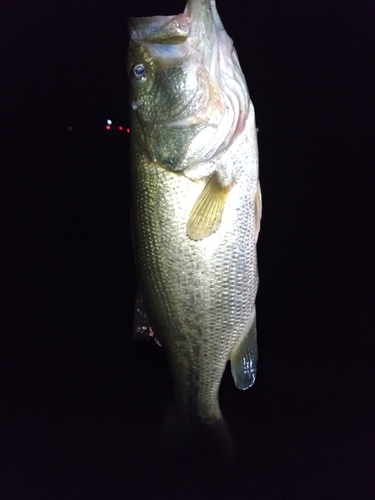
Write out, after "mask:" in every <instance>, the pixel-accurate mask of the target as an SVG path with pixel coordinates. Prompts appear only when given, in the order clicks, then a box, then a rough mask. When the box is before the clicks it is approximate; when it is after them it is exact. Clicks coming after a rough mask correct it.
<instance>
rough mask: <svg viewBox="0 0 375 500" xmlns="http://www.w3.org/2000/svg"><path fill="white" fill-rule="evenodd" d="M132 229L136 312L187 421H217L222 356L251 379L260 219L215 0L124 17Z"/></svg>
mask: <svg viewBox="0 0 375 500" xmlns="http://www.w3.org/2000/svg"><path fill="white" fill-rule="evenodd" d="M129 30H130V45H129V58H128V73H129V78H130V81H131V85H130V86H131V90H130V101H131V108H132V123H131V137H132V166H131V168H132V192H133V209H132V217H133V219H132V220H133V233H134V235H133V237H134V245H135V254H136V264H137V272H138V281H139V297H140V302H139V304H141V307H142V309H143V314H144V315H145V316H147V318H148V321H149V323H150V324H151V326H152V330H153V331H154V332H155V334H156V336H157V338H158V339H159V340H160V342H161V344H162V346H163V347H164V348H165V349H166V352H167V355H168V360H169V364H170V369H171V374H172V379H173V384H174V398H175V404H176V408H177V411H178V413H179V414H180V416H181V418H182V419H183V421H184V423H185V425H186V426H188V427H189V426H191V425H193V423H194V422H200V423H203V424H211V423H215V422H217V421H220V420H221V412H220V407H219V402H218V392H219V387H220V382H221V379H222V375H223V372H224V369H225V366H226V363H227V361H228V360H230V361H231V369H232V374H233V377H234V380H235V383H236V386H237V387H239V388H240V389H246V388H248V387H250V386H251V385H252V384H253V383H254V380H255V375H256V362H257V347H256V319H255V316H256V315H255V298H256V293H257V288H258V271H257V254H256V241H257V237H258V232H259V227H260V218H261V195H260V186H259V179H258V149H257V137H256V135H257V132H256V126H255V116H254V108H253V105H252V103H251V101H250V98H249V95H248V90H247V86H246V83H245V79H244V76H243V74H242V71H241V69H240V66H239V62H238V58H237V54H236V52H235V50H234V48H233V44H232V40H231V39H230V38H229V36H228V35H227V34H226V32H225V30H224V28H223V26H222V23H221V21H220V18H219V16H218V14H217V11H216V6H215V2H214V1H211V2H210V1H209V0H188V3H187V6H186V8H185V11H184V13H183V14H179V15H177V16H167V17H162V16H155V17H151V18H133V19H131V20H130V23H129Z"/></svg>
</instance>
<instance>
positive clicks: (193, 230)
mask: <svg viewBox="0 0 375 500" xmlns="http://www.w3.org/2000/svg"><path fill="white" fill-rule="evenodd" d="M229 189H230V186H227V187H223V186H222V185H221V184H220V183H219V181H218V179H217V177H216V175H213V176H212V177H211V179H210V180H209V181H208V183H207V184H206V186H205V188H204V189H203V191H202V193H201V194H200V195H199V197H198V199H197V201H196V202H195V204H194V207H193V209H192V211H191V212H190V216H189V220H188V222H187V225H186V234H187V235H188V236H189V238H190V239H192V240H195V241H199V240H203V239H204V238H207V237H208V236H210V235H211V234H213V233H214V232H215V231H217V230H218V229H219V226H220V222H221V219H222V216H223V210H224V206H225V201H226V199H227V195H228V192H229Z"/></svg>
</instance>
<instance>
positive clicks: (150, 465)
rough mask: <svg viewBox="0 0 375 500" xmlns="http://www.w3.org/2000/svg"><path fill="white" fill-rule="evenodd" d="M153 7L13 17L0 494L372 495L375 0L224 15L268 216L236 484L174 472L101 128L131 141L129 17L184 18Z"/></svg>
mask: <svg viewBox="0 0 375 500" xmlns="http://www.w3.org/2000/svg"><path fill="white" fill-rule="evenodd" d="M133 3H134V5H132V4H133ZM138 3H139V5H138ZM138 3H136V2H132V3H126V2H125V1H117V0H111V1H109V0H108V1H104V0H102V1H100V0H91V1H90V2H89V1H84V0H80V1H78V0H76V1H72V0H69V1H68V0H67V1H65V2H62V1H61V2H58V1H47V0H44V1H42V0H39V1H35V2H33V3H31V2H26V1H25V0H14V1H5V2H3V3H2V4H1V11H0V14H1V23H2V25H1V31H2V34H3V65H2V76H3V79H4V83H5V85H4V86H3V92H2V94H3V95H2V103H3V110H4V111H5V113H4V118H3V120H2V124H1V127H2V146H3V153H2V158H3V160H2V164H1V175H2V183H1V186H2V197H1V199H2V205H3V208H4V214H5V218H4V219H3V220H4V222H3V231H2V233H3V242H4V244H3V248H4V252H3V259H2V261H3V270H2V311H3V320H4V321H3V324H4V327H3V332H4V333H5V335H4V336H3V339H4V348H3V349H2V352H3V354H4V363H3V366H4V367H5V373H4V377H3V381H5V384H3V387H4V394H3V396H2V401H3V403H2V409H3V410H5V411H3V412H2V413H3V426H2V429H3V432H2V438H3V447H2V449H3V452H2V455H3V463H2V470H1V473H2V481H1V483H2V486H1V487H2V492H1V498H4V499H5V500H8V499H11V500H13V499H22V500H23V499H26V500H29V499H38V500H41V499H64V500H65V499H69V500H70V499H71V500H73V499H74V500H76V499H77V500H78V499H96V498H98V499H109V500H111V499H118V498H147V499H148V498H149V499H154V498H155V499H158V498H214V496H215V497H218V498H230V497H235V498H236V497H238V498H240V497H241V498H253V499H255V500H257V499H271V500H273V499H285V500H286V499H305V498H306V499H324V500H325V499H341V500H344V499H365V498H372V497H373V496H375V430H374V417H375V408H374V406H375V405H374V397H375V364H374V319H375V314H374V308H375V300H374V274H375V273H374V243H375V238H374V197H375V194H374V159H375V155H374V133H375V98H374V85H375V64H374V61H375V4H374V3H373V2H372V1H370V0H369V1H365V0H355V1H354V0H352V1H343V0H342V1H338V0H321V1H319V2H318V1H313V0H309V1H308V0H299V1H292V0H289V1H286V0H284V1H283V0H269V1H266V0H252V1H245V0H231V1H228V0H227V1H225V0H221V1H220V0H219V1H218V9H219V13H220V15H221V17H222V20H223V23H224V25H225V27H226V29H227V31H228V33H229V34H230V35H231V36H232V38H233V39H234V42H235V46H236V48H237V51H238V54H239V59H240V62H241V65H242V68H243V71H244V73H245V75H246V78H247V82H248V85H249V89H250V94H251V98H252V100H253V102H254V105H255V110H256V116H257V125H258V128H259V134H258V139H259V149H260V177H261V183H262V191H263V207H264V212H263V220H262V229H261V233H260V239H259V243H258V252H259V273H260V288H259V294H258V301H257V311H258V334H259V355H260V360H259V372H258V377H257V382H256V384H255V386H254V387H253V388H252V389H251V390H249V391H246V392H240V391H237V390H236V389H235V387H234V385H233V383H232V380H231V376H230V374H229V373H228V372H226V373H225V375H224V378H223V383H222V388H221V394H220V401H221V407H222V411H223V414H224V417H225V418H226V420H227V422H228V424H229V426H230V428H231V429H232V433H233V435H234V439H235V442H236V447H237V456H238V462H237V467H236V473H235V474H234V475H233V474H229V473H228V474H227V473H226V471H225V470H223V468H222V466H221V465H220V464H219V463H217V461H215V460H214V457H211V458H210V457H209V456H208V457H200V456H196V457H194V458H193V459H192V458H191V457H190V459H189V457H187V458H186V459H185V460H182V462H180V463H178V464H165V463H161V461H160V456H159V454H158V452H157V443H158V436H159V435H160V427H161V424H162V421H163V418H164V415H165V411H166V408H167V407H168V404H169V402H170V399H171V396H172V395H171V382H170V376H169V372H168V366H167V362H166V359H165V355H164V353H163V351H162V350H161V349H159V348H157V347H156V346H154V345H153V344H150V343H147V342H146V343H145V344H139V345H131V342H130V341H131V333H132V332H131V330H132V314H133V302H134V296H135V270H134V262H133V256H132V250H131V236H130V191H129V161H128V151H129V140H130V136H129V135H128V134H126V133H125V132H122V133H120V132H119V131H117V132H115V131H113V132H112V131H111V132H108V133H107V132H106V131H105V121H106V119H107V118H111V119H113V120H116V124H117V125H118V124H122V125H123V126H124V127H125V128H126V127H127V126H128V115H127V93H126V74H125V61H126V47H127V36H128V35H127V29H126V21H127V18H128V17H129V16H130V15H138V16H143V15H156V14H174V13H178V12H179V11H182V10H183V8H184V5H183V3H179V2H176V1H172V0H168V1H166V0H165V1H160V2H159V1H158V2H150V1H146V0H144V1H143V2H141V1H140V2H138ZM156 4H158V5H156ZM69 126H71V127H72V130H71V131H69V130H68V127H69ZM208 363H209V360H208Z"/></svg>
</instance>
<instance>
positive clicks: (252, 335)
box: [230, 315, 258, 390]
mask: <svg viewBox="0 0 375 500" xmlns="http://www.w3.org/2000/svg"><path fill="white" fill-rule="evenodd" d="M257 361H258V347H257V328H256V317H255V315H254V320H253V323H252V325H251V328H250V330H249V331H248V333H247V334H246V335H245V337H243V339H242V340H241V341H240V342H239V343H238V345H237V346H236V347H235V348H234V349H233V351H232V353H231V356H230V367H231V372H232V376H233V379H234V383H235V384H236V387H237V388H238V389H242V390H245V389H248V388H249V387H251V386H252V385H253V384H254V382H255V377H256V373H257Z"/></svg>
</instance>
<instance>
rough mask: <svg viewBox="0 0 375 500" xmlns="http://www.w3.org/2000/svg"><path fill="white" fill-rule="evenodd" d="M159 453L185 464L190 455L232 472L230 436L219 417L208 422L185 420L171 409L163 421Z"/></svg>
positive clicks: (232, 452) (225, 425)
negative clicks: (215, 463)
mask: <svg viewBox="0 0 375 500" xmlns="http://www.w3.org/2000/svg"><path fill="white" fill-rule="evenodd" d="M161 450H162V454H163V455H164V458H165V459H166V460H168V461H169V460H171V461H174V462H175V461H177V462H178V461H179V460H182V461H185V459H186V457H187V456H191V457H192V458H193V459H194V460H195V459H196V458H197V457H199V458H200V459H203V460H204V459H207V460H210V461H212V460H214V461H216V462H217V463H218V464H219V465H223V466H225V467H229V468H231V469H234V467H235V448H234V444H233V438H232V434H231V432H230V429H229V427H228V425H227V423H226V422H225V420H224V419H223V418H222V416H221V415H219V416H216V418H213V419H212V420H210V421H209V422H202V421H199V420H197V419H191V420H190V419H189V420H188V419H186V418H182V417H181V416H180V415H179V414H178V412H177V411H176V409H175V408H174V406H170V408H169V410H168V412H167V416H166V419H165V422H164V428H163V432H162V442H161Z"/></svg>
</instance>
